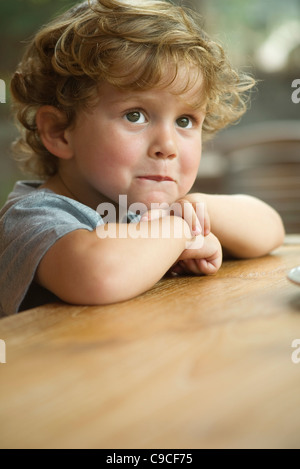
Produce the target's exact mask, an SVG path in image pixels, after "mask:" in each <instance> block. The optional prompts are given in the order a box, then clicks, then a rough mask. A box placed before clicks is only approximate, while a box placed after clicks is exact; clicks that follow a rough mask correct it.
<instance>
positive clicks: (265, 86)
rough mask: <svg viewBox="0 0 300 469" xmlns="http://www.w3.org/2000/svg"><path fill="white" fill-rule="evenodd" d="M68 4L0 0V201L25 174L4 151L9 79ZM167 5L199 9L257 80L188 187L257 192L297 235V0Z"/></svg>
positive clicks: (11, 130)
mask: <svg viewBox="0 0 300 469" xmlns="http://www.w3.org/2000/svg"><path fill="white" fill-rule="evenodd" d="M140 1H141V3H142V1H143V0H140ZM75 3H77V2H76V1H72V0H14V1H13V2H12V1H11V0H1V1H0V80H1V81H0V206H2V205H3V203H4V202H5V200H6V197H7V195H8V193H9V192H10V191H11V189H12V187H13V184H14V182H15V181H16V180H18V179H25V178H27V179H28V178H29V179H30V176H25V177H24V175H23V174H21V173H20V172H19V171H18V169H17V167H16V165H15V163H14V162H13V160H12V158H11V155H10V144H11V142H12V141H13V140H14V138H15V137H16V134H17V133H16V130H15V127H14V123H13V118H12V115H11V111H10V93H9V82H10V76H11V74H12V73H13V71H14V70H15V68H16V66H17V63H18V61H19V59H20V57H21V55H22V52H23V50H24V46H25V44H26V41H27V40H28V39H29V38H30V37H31V36H32V35H33V34H34V32H35V31H36V30H37V29H38V28H39V27H40V26H41V25H42V24H43V23H45V22H48V21H49V20H50V19H51V18H52V17H53V16H55V15H57V14H58V13H60V12H62V11H64V10H66V9H67V8H69V7H70V6H72V5H74V4H75ZM174 3H181V4H182V3H183V4H185V5H188V6H190V7H192V8H194V9H196V10H198V11H199V12H200V14H201V15H202V16H203V27H204V29H205V30H206V32H208V33H209V34H210V35H211V36H212V37H213V38H214V39H215V40H216V41H218V42H221V43H222V45H223V46H224V48H225V50H226V52H227V54H228V55H229V57H230V60H231V62H232V64H233V65H234V66H235V67H237V68H240V69H242V70H244V71H246V72H247V73H250V74H252V75H253V76H254V77H255V78H256V79H257V80H258V83H257V86H256V89H255V91H254V92H253V93H252V99H251V106H250V108H249V110H248V112H247V113H246V114H245V116H244V117H243V118H242V119H241V120H240V122H238V123H237V124H235V125H234V126H231V127H230V128H228V129H225V130H223V131H222V132H220V134H218V135H217V137H215V138H214V139H213V141H211V142H209V143H207V144H206V145H205V146H204V149H203V158H202V162H201V165H200V170H199V177H198V179H197V181H196V183H195V186H194V190H197V191H202V192H208V193H249V194H253V195H256V196H258V197H260V198H262V199H263V200H265V201H266V202H268V203H270V204H271V205H273V206H274V207H275V208H276V209H277V210H278V211H279V212H280V213H281V215H282V217H283V219H284V222H285V225H286V229H287V231H288V232H289V233H296V232H300V102H299V103H297V102H293V100H292V93H293V92H294V96H296V97H297V96H298V98H300V0H285V1H284V2H282V0H265V1H264V2H262V1H261V0H251V2H249V1H248V0H226V1H225V0H186V1H184V2H183V1H175V2H174ZM295 80H299V85H298V87H299V93H298V94H297V88H295V87H293V86H292V84H293V82H294V81H295ZM294 83H295V82H294ZM4 85H5V87H4ZM294 86H295V84H294ZM4 101H5V102H4ZM294 101H295V100H294ZM298 101H299V99H298ZM31 178H32V177H31Z"/></svg>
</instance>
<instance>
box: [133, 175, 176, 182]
mask: <svg viewBox="0 0 300 469" xmlns="http://www.w3.org/2000/svg"><path fill="white" fill-rule="evenodd" d="M138 179H146V180H148V181H156V182H165V181H169V182H175V180H174V179H173V178H171V177H170V176H161V175H159V174H147V175H145V176H139V177H138Z"/></svg>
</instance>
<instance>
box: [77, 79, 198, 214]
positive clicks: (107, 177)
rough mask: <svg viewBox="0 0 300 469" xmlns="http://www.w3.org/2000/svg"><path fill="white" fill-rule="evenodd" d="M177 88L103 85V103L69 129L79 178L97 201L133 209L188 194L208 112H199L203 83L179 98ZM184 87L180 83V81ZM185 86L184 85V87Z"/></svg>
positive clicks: (78, 180) (196, 166)
mask: <svg viewBox="0 0 300 469" xmlns="http://www.w3.org/2000/svg"><path fill="white" fill-rule="evenodd" d="M179 79H180V78H177V79H176V80H175V82H174V83H173V85H172V87H169V88H165V89H159V88H156V89H151V90H149V91H120V90H119V89H117V88H115V87H113V86H112V85H109V84H105V85H103V86H102V87H101V96H100V99H99V103H98V104H97V106H96V107H95V108H93V109H92V110H91V111H90V112H89V113H87V112H81V113H80V114H79V115H78V119H77V121H76V125H75V127H74V128H73V129H70V130H68V139H69V142H70V144H71V148H72V155H73V156H72V159H71V160H72V166H71V167H72V171H73V172H75V173H76V174H73V176H74V178H73V179H74V180H76V181H77V183H79V184H80V185H81V187H84V188H85V190H86V191H90V194H95V195H96V194H97V196H99V198H98V200H96V199H97V196H95V202H98V203H99V202H100V201H103V200H111V201H113V202H116V203H117V202H118V199H119V195H127V201H128V206H129V205H130V204H132V203H143V204H145V205H146V206H147V207H148V208H150V204H151V203H163V202H165V203H168V204H171V203H173V202H175V201H176V200H178V199H179V198H181V197H183V196H185V195H186V194H187V192H188V191H189V190H190V189H191V187H192V185H193V183H194V181H195V178H196V176H197V171H198V166H199V163H200V158H201V143H202V137H201V133H202V124H203V120H204V117H205V113H204V111H203V110H202V109H197V110H195V109H194V107H193V106H192V105H193V103H195V102H197V101H198V100H199V92H200V88H201V83H199V81H198V83H197V84H196V85H194V86H193V88H192V89H191V90H189V91H188V92H186V93H183V94H181V95H176V94H174V93H173V91H176V81H178V80H179ZM178 84H179V82H178ZM180 85H182V83H180Z"/></svg>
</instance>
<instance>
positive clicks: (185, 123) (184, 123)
mask: <svg viewBox="0 0 300 469" xmlns="http://www.w3.org/2000/svg"><path fill="white" fill-rule="evenodd" d="M176 124H177V125H178V127H181V128H182V129H191V128H192V127H193V123H192V120H191V119H190V118H189V117H185V116H183V117H179V118H178V119H176Z"/></svg>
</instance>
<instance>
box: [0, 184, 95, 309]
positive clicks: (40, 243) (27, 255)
mask: <svg viewBox="0 0 300 469" xmlns="http://www.w3.org/2000/svg"><path fill="white" fill-rule="evenodd" d="M40 185H41V182H31V181H26V182H25V181H20V182H18V183H17V184H16V185H15V187H14V190H13V192H12V193H11V194H10V196H9V198H8V200H7V202H6V204H5V205H4V207H3V208H2V210H1V211H0V317H3V316H8V315H10V314H14V313H17V312H18V311H22V310H25V309H29V308H32V307H35V306H39V305H41V304H45V303H49V302H52V301H57V300H58V298H57V297H55V296H54V295H53V294H52V293H50V292H49V291H48V290H45V289H44V288H42V287H40V286H39V285H37V284H36V283H35V282H34V280H33V279H34V276H35V272H36V269H37V267H38V265H39V263H40V261H41V259H42V258H43V256H44V255H45V254H46V252H47V251H48V249H49V248H51V246H52V245H53V244H54V243H55V242H56V241H57V240H58V239H60V238H61V237H62V236H65V235H66V234H67V233H70V232H71V231H74V230H79V229H86V230H89V231H93V230H94V229H95V228H96V227H97V226H98V225H101V224H103V223H104V222H103V219H102V218H101V216H100V215H99V214H98V213H97V212H96V211H95V210H93V209H91V208H89V207H87V206H86V205H83V204H81V203H80V202H77V201H75V200H73V199H69V198H68V197H64V196H61V195H58V194H55V193H54V192H52V191H50V190H49V189H38V188H39V186H40Z"/></svg>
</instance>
